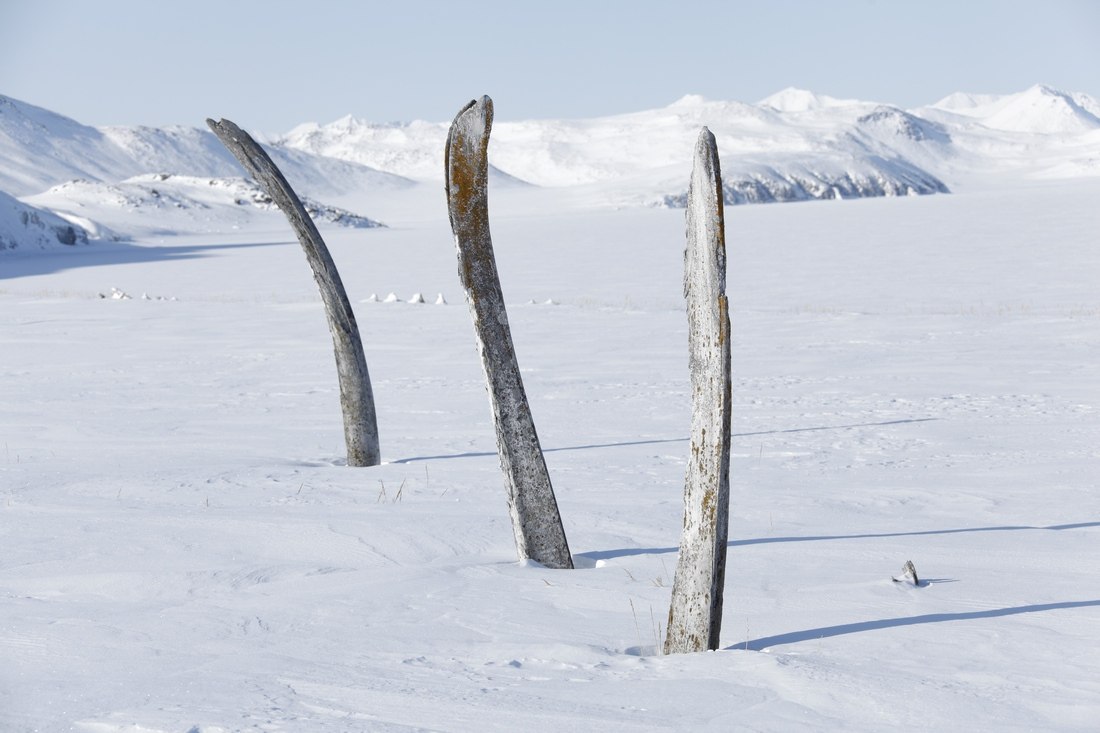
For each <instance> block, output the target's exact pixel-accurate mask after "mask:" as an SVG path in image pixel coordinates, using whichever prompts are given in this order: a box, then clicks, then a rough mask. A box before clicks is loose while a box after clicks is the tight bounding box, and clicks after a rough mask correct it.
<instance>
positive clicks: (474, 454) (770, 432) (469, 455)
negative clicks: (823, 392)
mask: <svg viewBox="0 0 1100 733" xmlns="http://www.w3.org/2000/svg"><path fill="white" fill-rule="evenodd" d="M940 419H941V418H938V417H918V418H911V419H906V420H888V421H886V422H867V423H855V424H852V425H822V426H819V427H813V428H791V429H789V430H759V431H756V432H751V433H734V434H732V435H731V436H730V437H731V438H748V437H751V436H754V435H781V434H783V433H807V432H811V431H814V430H850V429H852V428H875V427H882V426H884V425H904V424H906V423H918V422H931V421H933V420H940ZM688 440H689V439H688V438H658V439H655V440H631V441H625V442H622V443H592V444H589V445H571V446H565V447H562V448H543V450H542V452H543V453H558V452H561V451H574V450H592V449H594V448H625V447H628V446H634V445H658V444H660V443H686V442H688ZM496 454H497V453H496V451H471V452H469V453H451V454H447V455H437V456H413V457H411V458H399V459H397V460H396V461H390V463H415V462H416V461H443V460H448V459H451V458H489V457H491V456H495V455H496Z"/></svg>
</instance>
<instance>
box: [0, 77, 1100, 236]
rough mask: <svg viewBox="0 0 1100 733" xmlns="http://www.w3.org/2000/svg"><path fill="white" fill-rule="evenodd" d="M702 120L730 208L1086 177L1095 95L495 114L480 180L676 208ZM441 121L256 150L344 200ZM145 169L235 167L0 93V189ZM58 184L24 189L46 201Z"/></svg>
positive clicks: (305, 183)
mask: <svg viewBox="0 0 1100 733" xmlns="http://www.w3.org/2000/svg"><path fill="white" fill-rule="evenodd" d="M703 125H706V126H707V127H709V128H710V129H711V130H712V132H714V134H715V136H716V138H717V140H718V145H719V150H720V151H721V154H722V159H723V160H722V168H723V173H724V178H725V189H724V190H725V196H726V202H727V203H729V204H740V203H760V202H774V201H803V200H809V199H829V198H852V197H865V196H899V195H925V194H942V193H947V192H950V191H951V190H953V189H954V188H956V187H957V186H958V185H964V186H965V185H971V184H973V183H974V182H975V181H978V182H979V183H981V182H983V181H984V182H989V181H998V180H999V179H1002V178H1005V177H1016V178H1024V179H1027V178H1036V179H1041V178H1059V177H1080V176H1089V177H1091V176H1097V175H1100V162H1098V161H1100V134H1097V131H1098V130H1100V101H1097V100H1096V99H1095V98H1093V97H1091V96H1089V95H1086V94H1081V93H1066V92H1062V91H1059V90H1056V89H1053V88H1051V87H1047V86H1042V85H1035V86H1033V87H1030V88H1029V89H1027V90H1024V91H1023V92H1019V93H1016V94H1009V95H979V94H967V93H955V94H951V95H948V96H946V97H944V98H942V99H940V100H939V101H938V102H935V103H933V104H931V105H928V106H926V107H920V108H916V109H908V110H907V109H902V108H900V107H897V106H894V105H889V104H883V103H879V102H867V101H860V100H851V99H836V98H832V97H828V96H825V95H819V94H815V93H814V92H811V91H808V90H803V89H796V88H793V87H790V88H787V89H783V90H780V91H779V92H776V93H775V94H773V95H770V96H769V97H766V98H764V99H763V100H760V101H759V102H757V103H755V104H749V103H744V102H738V101H727V100H711V99H707V98H704V97H702V96H699V95H695V94H688V95H684V96H682V97H681V98H679V99H677V100H675V101H673V102H672V103H670V104H668V105H666V106H664V107H660V108H657V109H652V110H643V111H639V112H631V113H625V114H619V115H612V116H606V117H595V118H587V119H546V120H521V121H498V122H497V123H496V124H495V125H494V131H493V140H492V142H491V144H490V163H491V176H492V178H491V180H492V182H493V184H492V185H494V186H498V187H499V186H510V187H515V186H528V185H534V186H541V187H582V189H579V190H583V191H585V192H591V202H592V204H593V205H596V206H600V205H615V206H622V205H626V206H678V205H681V204H682V202H683V200H684V197H685V195H686V190H687V183H686V181H687V177H688V176H687V173H688V169H689V167H690V160H691V149H692V145H693V143H694V140H695V137H696V136H697V134H698V130H699V128H700V127H701V126H703ZM447 129H448V123H446V122H426V121H423V120H413V121H410V122H386V123H374V122H369V121H366V120H361V119H357V118H355V117H353V116H351V115H346V116H344V117H342V118H340V119H338V120H336V121H334V122H332V123H328V124H325V125H320V124H317V123H311V122H307V123H303V124H300V125H298V126H296V127H294V128H293V129H291V130H290V131H289V132H287V133H286V134H284V135H281V136H278V137H276V138H274V139H272V140H270V141H269V142H268V143H266V144H265V145H264V147H265V149H266V150H267V151H268V152H269V154H270V155H271V156H272V158H273V159H274V160H275V161H276V163H277V164H278V165H279V166H280V167H281V168H282V169H283V171H284V173H285V174H286V175H287V178H288V180H290V181H291V182H292V184H293V185H294V186H295V188H296V189H298V190H299V192H300V193H302V194H303V195H307V196H310V197H313V198H315V199H323V198H325V197H338V198H339V200H341V201H347V200H350V199H351V198H353V197H357V196H366V195H367V194H368V193H369V192H370V191H378V190H380V189H385V190H393V189H401V188H407V187H413V186H418V185H423V184H425V183H428V184H430V185H435V184H437V183H438V182H440V181H441V180H442V174H443V147H444V142H445V140H446V135H447ZM151 174H161V175H169V176H176V177H177V178H176V179H175V181H174V183H173V185H183V183H182V182H183V181H184V180H185V179H187V178H188V177H193V178H198V179H205V178H209V179H219V180H222V179H224V180H227V181H228V180H231V179H234V178H239V177H240V176H241V169H240V168H239V166H238V164H237V163H236V161H235V160H233V158H232V156H230V155H229V153H228V152H227V151H225V149H224V148H223V147H222V146H221V144H220V142H218V141H217V139H216V138H215V137H214V136H213V135H212V134H211V133H210V132H209V131H207V130H205V129H202V128H198V127H188V126H183V125H175V126H169V127H162V128H154V127H144V126H137V127H126V126H108V127H102V128H97V127H90V126H87V125H83V124H81V123H79V122H78V121H76V120H72V119H70V118H67V117H64V116H62V115H59V114H57V113H54V112H51V111H50V110H46V109H43V108H40V107H36V106H35V105H32V104H28V103H25V102H21V101H19V100H15V99H12V98H10V97H6V96H2V95H0V191H5V192H7V193H9V194H12V195H15V196H17V197H34V196H36V195H38V194H43V193H44V192H47V190H48V189H54V188H55V187H56V186H58V185H59V184H63V183H65V182H67V181H75V180H83V181H91V182H97V183H99V184H103V188H102V190H103V191H104V192H106V191H107V190H108V188H109V187H111V186H117V185H118V184H121V183H123V182H129V183H127V184H126V185H129V186H136V185H140V184H139V183H137V182H136V181H138V180H140V177H141V176H147V175H151ZM72 190H73V191H75V190H77V189H76V188H73V189H72ZM81 190H82V192H83V193H82V195H87V190H88V189H87V188H84V189H81ZM189 190H190V189H189ZM62 194H63V192H61V193H59V192H58V191H57V190H54V191H52V192H51V193H50V195H49V196H45V198H43V197H40V196H39V197H37V198H36V199H35V200H36V202H38V203H39V204H42V203H43V202H46V203H47V204H48V205H49V206H51V207H54V210H57V211H60V210H61V209H60V208H57V207H63V206H64V204H65V201H64V198H63V195H62ZM104 195H108V194H106V193H105V194H104ZM111 195H113V194H111ZM585 195H588V194H587V193H585ZM181 196H185V195H184V194H183V193H181ZM135 197H136V199H141V200H142V201H145V202H146V203H147V204H149V205H151V203H149V202H152V201H153V197H150V196H148V195H142V196H138V195H137V194H135ZM185 197H186V196H185ZM43 205H45V204H43ZM319 206H320V208H325V206H326V205H319ZM328 208H330V209H335V207H328ZM345 213H347V214H349V215H350V212H345ZM364 221H369V220H367V219H365V218H364Z"/></svg>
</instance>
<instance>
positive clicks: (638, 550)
mask: <svg viewBox="0 0 1100 733" xmlns="http://www.w3.org/2000/svg"><path fill="white" fill-rule="evenodd" d="M1091 527H1100V522H1074V523H1072V524H1052V525H1049V526H1046V527H1036V526H1031V525H1023V524H1021V525H1005V526H1002V527H963V528H960V529H924V530H916V531H913V532H871V533H867V534H830V535H805V536H801V537H754V538H752V539H747V540H730V542H729V543H727V545H726V547H741V546H743V545H769V544H772V543H775V542H824V541H827V540H866V539H875V538H887V537H922V536H925V535H937V534H962V533H966V532H1019V531H1022V530H1054V531H1058V530H1063V529H1088V528H1091ZM679 551H680V548H679V547H631V548H626V549H622V550H596V551H593V552H584V553H580V557H587V558H589V559H590V560H593V561H595V560H610V559H612V558H616V557H630V556H632V555H660V554H663V553H670V552H679Z"/></svg>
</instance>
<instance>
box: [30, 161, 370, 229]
mask: <svg viewBox="0 0 1100 733" xmlns="http://www.w3.org/2000/svg"><path fill="white" fill-rule="evenodd" d="M27 200H28V201H30V202H32V203H34V204H36V205H40V206H45V207H48V208H51V209H54V210H56V211H58V212H59V213H61V214H64V215H70V214H74V215H75V214H77V213H78V212H79V214H80V215H81V216H86V217H90V218H92V219H93V220H95V221H97V222H105V223H106V224H107V225H108V226H111V227H112V228H116V229H118V230H120V231H126V232H128V233H135V234H137V233H141V232H143V231H159V232H171V231H177V232H211V231H224V230H226V229H232V228H234V227H240V226H244V225H247V224H249V223H251V222H252V221H253V220H254V219H255V217H256V215H257V214H258V213H263V214H266V213H268V212H278V207H277V206H276V205H275V202H274V201H272V200H271V197H269V196H268V195H267V194H266V193H264V191H263V190H262V189H261V188H260V187H259V186H258V185H257V184H256V183H255V182H254V181H252V180H250V179H245V178H197V177H194V176H175V175H171V174H168V173H154V174H145V175H141V176H135V177H133V178H129V179H127V180H125V181H120V182H119V183H102V182H98V181H87V180H74V181H68V182H66V183H62V184H60V185H58V186H54V187H53V188H51V189H50V190H48V191H46V192H45V193H42V194H39V195H37V196H29V197H27ZM302 204H303V205H304V206H305V208H306V212H307V213H308V214H309V215H310V217H312V218H313V220H314V221H316V222H319V223H320V222H324V223H328V224H333V225H336V226H341V227H351V228H356V229H370V228H375V227H384V226H385V225H384V224H382V223H381V222H378V221H375V220H373V219H369V218H367V217H365V216H360V215H358V214H354V213H352V212H350V211H347V210H345V209H341V208H338V207H335V206H330V205H328V204H323V203H320V202H318V201H315V200H313V199H311V198H306V197H303V198H302Z"/></svg>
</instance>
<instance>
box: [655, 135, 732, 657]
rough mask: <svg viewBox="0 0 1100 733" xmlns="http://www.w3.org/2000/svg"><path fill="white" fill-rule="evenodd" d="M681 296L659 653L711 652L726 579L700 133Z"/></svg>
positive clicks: (723, 416)
mask: <svg viewBox="0 0 1100 733" xmlns="http://www.w3.org/2000/svg"><path fill="white" fill-rule="evenodd" d="M684 297H685V298H686V299H687V314H688V351H689V362H688V363H689V369H690V372H691V392H692V417H691V454H690V456H689V459H688V469H687V477H686V479H685V482H684V526H683V532H682V534H681V536H680V559H679V563H678V564H677V566H676V579H675V581H674V582H673V585H672V604H671V607H670V608H669V613H668V632H667V634H666V636H665V653H666V654H674V653H681V652H696V651H704V650H706V649H717V648H718V638H719V634H720V632H721V628H722V591H723V586H724V583H725V575H726V541H727V535H728V527H729V457H730V400H731V386H730V323H729V308H728V304H727V302H726V241H725V222H724V216H723V210H722V174H721V170H720V168H719V162H718V147H717V145H716V143H715V140H714V135H713V134H711V132H710V130H708V129H707V128H705V127H704V128H703V130H702V132H701V133H700V134H699V141H698V143H697V144H696V146H695V164H694V168H693V170H692V176H691V188H690V190H689V193H688V206H687V249H686V250H685V251H684Z"/></svg>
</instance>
